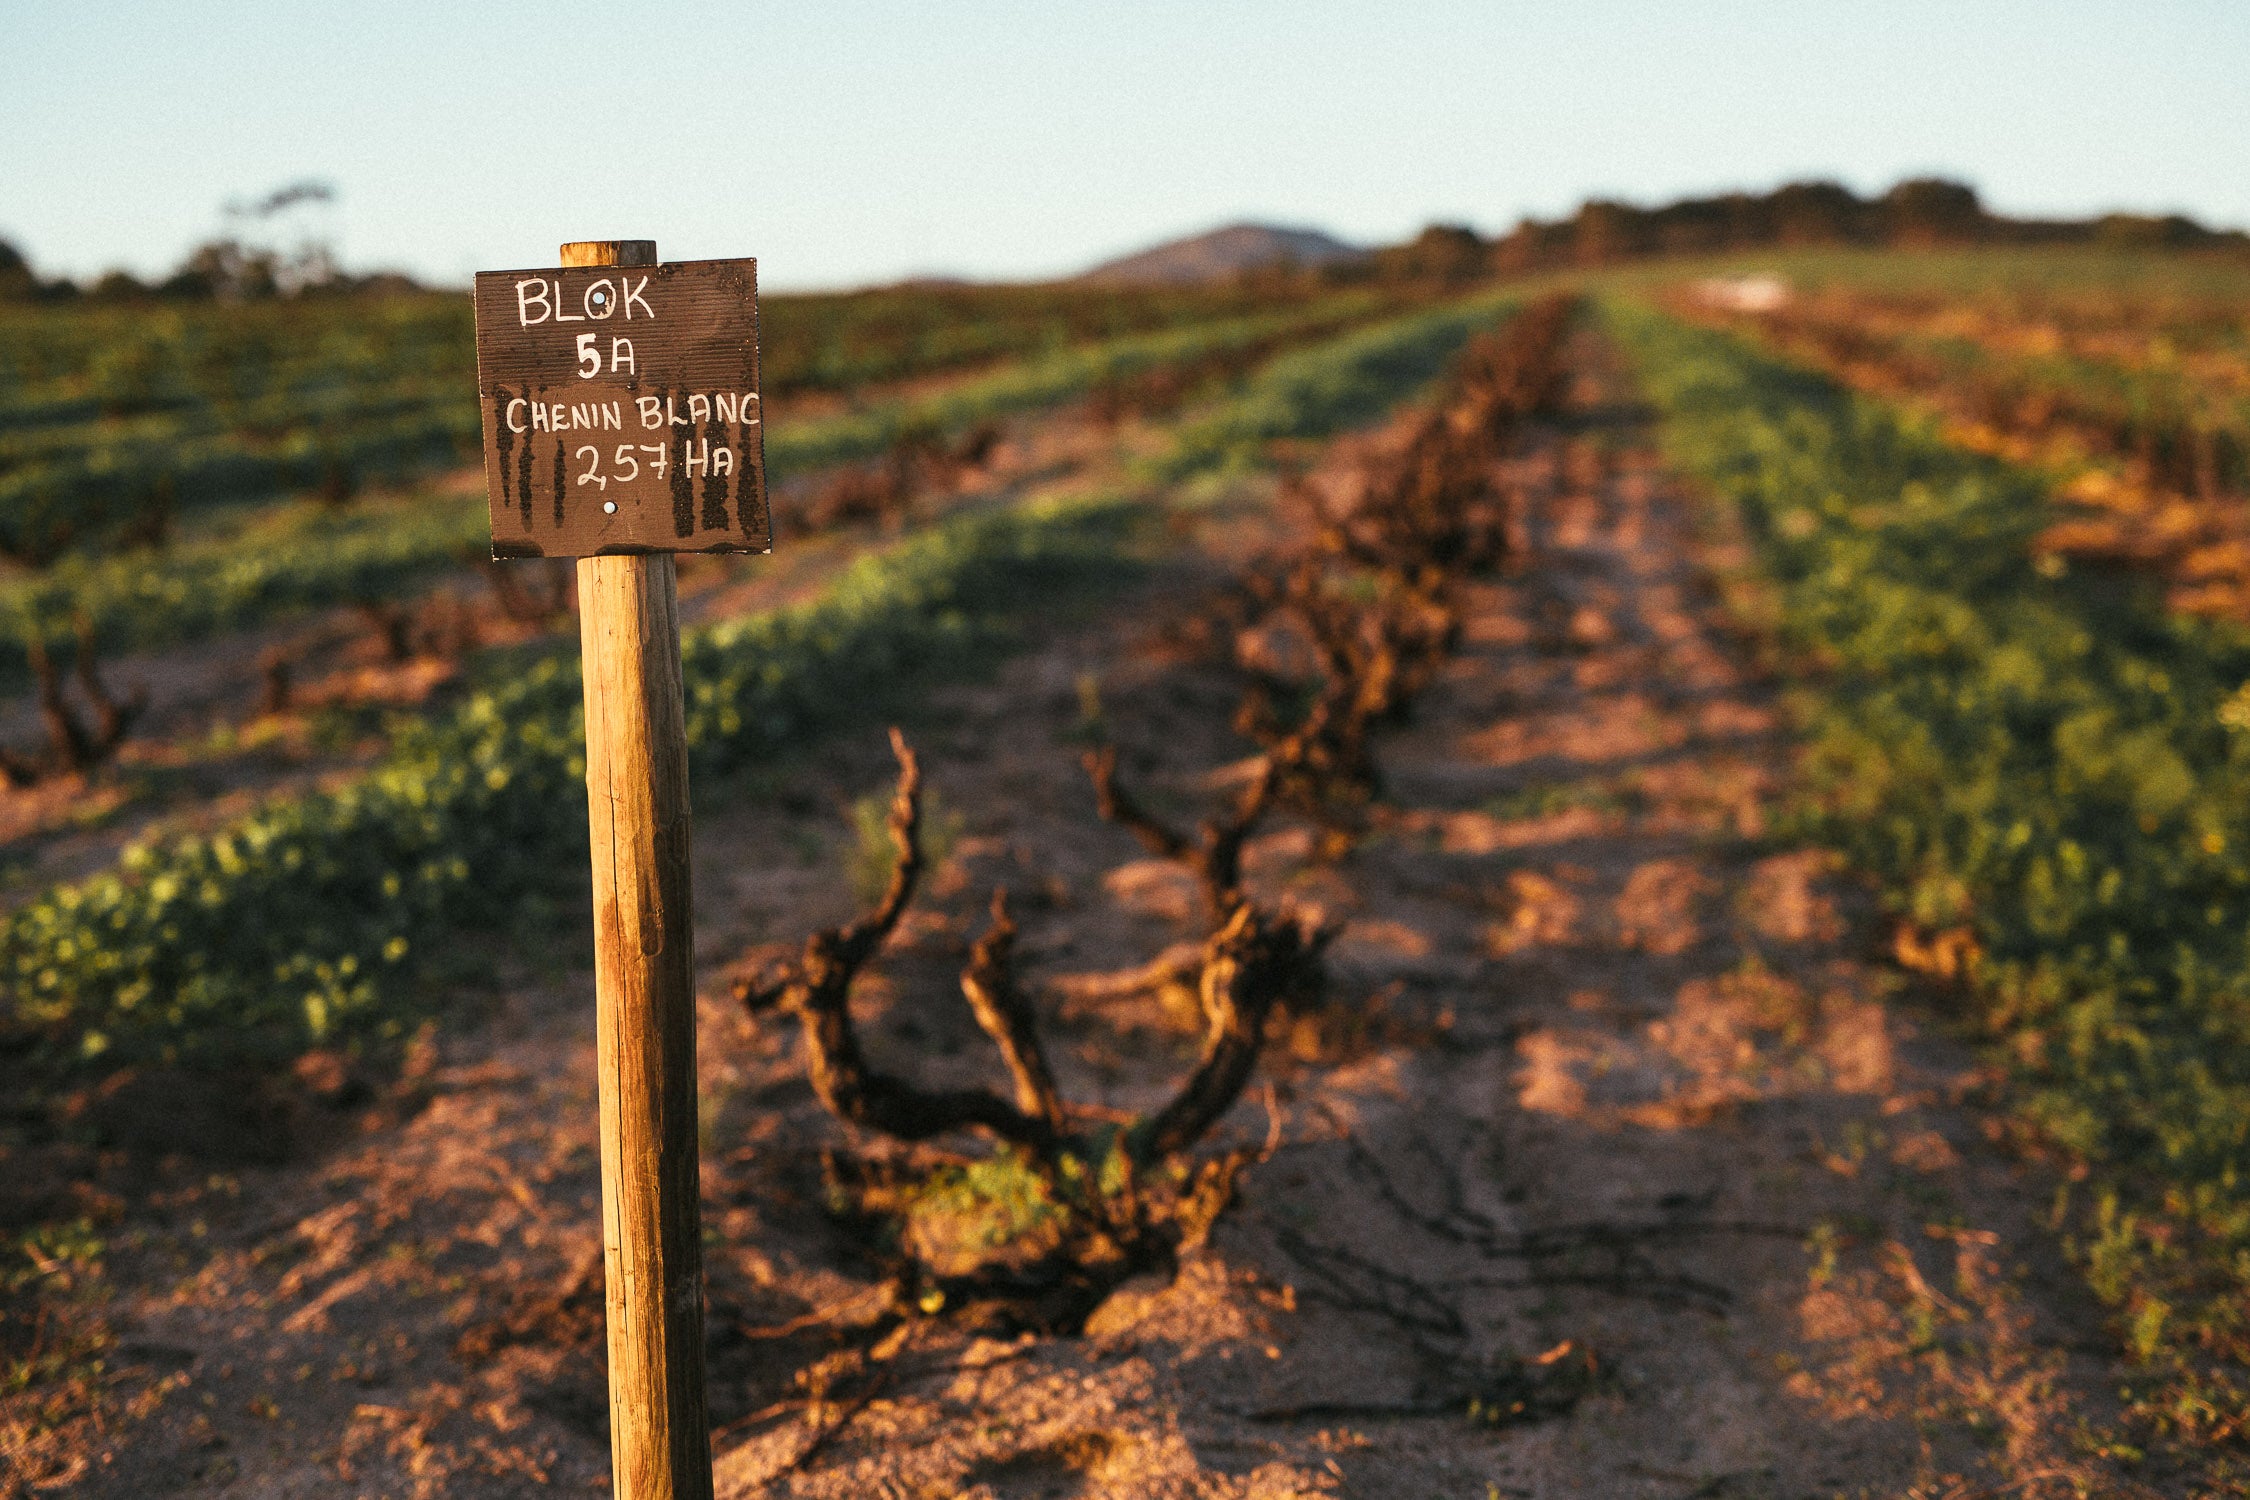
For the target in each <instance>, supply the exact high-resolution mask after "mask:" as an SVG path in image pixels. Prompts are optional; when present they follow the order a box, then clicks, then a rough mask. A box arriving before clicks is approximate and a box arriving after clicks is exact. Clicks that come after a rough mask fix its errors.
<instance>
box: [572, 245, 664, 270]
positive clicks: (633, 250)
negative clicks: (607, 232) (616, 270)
mask: <svg viewBox="0 0 2250 1500" xmlns="http://www.w3.org/2000/svg"><path fill="white" fill-rule="evenodd" d="M562 263H563V264H564V265H566V266H653V265H655V264H656V241H654V240H572V241H571V242H570V243H569V244H566V245H564V246H563V247H562Z"/></svg>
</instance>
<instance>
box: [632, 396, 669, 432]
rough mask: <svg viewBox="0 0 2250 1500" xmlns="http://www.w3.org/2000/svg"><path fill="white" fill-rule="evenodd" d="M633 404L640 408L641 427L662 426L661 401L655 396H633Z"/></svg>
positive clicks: (662, 409) (662, 404)
mask: <svg viewBox="0 0 2250 1500" xmlns="http://www.w3.org/2000/svg"><path fill="white" fill-rule="evenodd" d="M633 404H634V405H635V406H638V407H639V408H640V409H641V425H642V426H643V427H662V426H663V425H664V403H663V401H661V400H659V399H658V398H657V397H655V396H635V397H634V398H633Z"/></svg>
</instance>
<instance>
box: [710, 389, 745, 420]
mask: <svg viewBox="0 0 2250 1500" xmlns="http://www.w3.org/2000/svg"><path fill="white" fill-rule="evenodd" d="M711 410H712V412H713V413H714V414H715V415H717V417H718V419H719V420H720V421H722V422H735V421H739V420H741V417H742V403H741V402H740V401H737V400H736V399H735V397H734V392H732V391H721V392H719V393H718V394H717V395H716V396H713V397H712V398H711Z"/></svg>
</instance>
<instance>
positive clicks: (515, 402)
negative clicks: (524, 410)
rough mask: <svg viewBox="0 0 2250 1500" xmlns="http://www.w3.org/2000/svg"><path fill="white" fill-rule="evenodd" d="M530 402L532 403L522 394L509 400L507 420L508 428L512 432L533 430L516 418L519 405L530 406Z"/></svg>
mask: <svg viewBox="0 0 2250 1500" xmlns="http://www.w3.org/2000/svg"><path fill="white" fill-rule="evenodd" d="M530 404H531V403H530V402H529V401H526V400H524V399H523V397H521V396H517V397H515V398H514V399H512V400H510V401H509V402H508V416H507V422H508V430H509V431H510V432H528V431H530V430H531V429H529V428H527V427H525V426H524V425H523V424H522V423H521V422H518V421H517V420H516V408H517V407H519V406H529V405H530Z"/></svg>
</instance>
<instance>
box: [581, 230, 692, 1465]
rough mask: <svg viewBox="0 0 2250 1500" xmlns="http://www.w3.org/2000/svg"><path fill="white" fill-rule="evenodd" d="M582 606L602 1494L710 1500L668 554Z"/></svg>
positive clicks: (613, 258)
mask: <svg viewBox="0 0 2250 1500" xmlns="http://www.w3.org/2000/svg"><path fill="white" fill-rule="evenodd" d="M562 263H563V264H564V265H565V266H606V265H619V266H652V265H655V264H656V245H655V243H654V242H653V241H649V240H594V241H587V242H582V243H578V244H569V245H565V246H563V247H562ZM578 602H579V633H580V640H581V643H582V650H583V654H584V658H585V665H584V671H585V682H586V794H587V809H588V816H589V819H590V822H591V828H592V834H593V870H594V965H595V976H594V1004H595V1016H596V1025H597V1029H598V1033H599V1038H600V1043H599V1061H598V1067H599V1069H600V1090H601V1122H602V1247H603V1259H604V1267H605V1270H606V1272H607V1283H608V1319H607V1322H608V1333H609V1430H610V1437H609V1447H610V1464H611V1469H612V1473H613V1485H614V1488H613V1491H612V1493H614V1494H615V1495H617V1496H618V1497H619V1500H708V1497H709V1496H710V1494H711V1434H710V1426H709V1419H708V1418H707V1417H706V1415H705V1412H704V1395H703V1228H702V1213H701V1208H700V1205H699V1202H698V1189H699V1176H700V1174H699V1171H698V1166H697V1161H696V1123H697V1121H696V1088H695V974H694V965H695V953H694V932H693V928H692V926H691V923H690V911H689V904H688V902H689V886H688V774H687V725H686V712H685V709H684V707H683V704H682V699H681V689H680V622H679V596H678V584H677V573H676V571H675V569H674V565H673V560H672V557H671V555H670V554H669V553H656V554H643V555H636V556H621V557H620V556H612V557H582V558H580V559H579V560H578Z"/></svg>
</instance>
